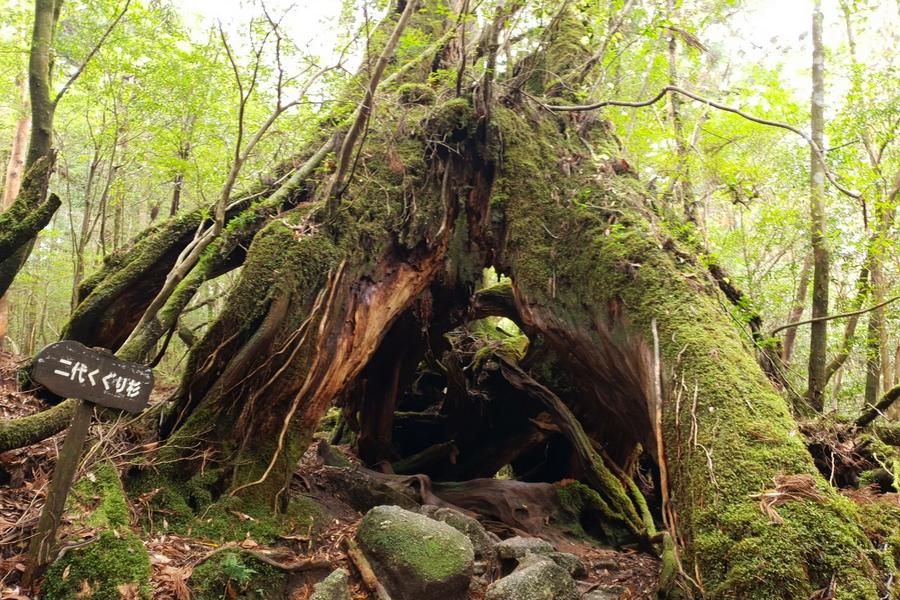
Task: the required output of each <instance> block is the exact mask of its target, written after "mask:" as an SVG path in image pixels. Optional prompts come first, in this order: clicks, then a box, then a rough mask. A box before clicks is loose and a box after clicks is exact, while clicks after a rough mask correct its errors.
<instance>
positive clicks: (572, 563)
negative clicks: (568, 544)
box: [547, 552, 587, 577]
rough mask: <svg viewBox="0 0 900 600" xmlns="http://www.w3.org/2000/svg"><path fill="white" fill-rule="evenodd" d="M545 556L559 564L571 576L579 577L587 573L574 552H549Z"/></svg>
mask: <svg viewBox="0 0 900 600" xmlns="http://www.w3.org/2000/svg"><path fill="white" fill-rule="evenodd" d="M547 558H549V559H550V560H552V561H553V562H555V563H556V564H558V565H559V566H561V567H562V568H563V569H565V570H566V572H567V573H568V574H569V575H571V576H572V577H581V576H583V575H586V574H587V571H585V569H584V563H583V562H581V559H580V558H578V557H577V556H575V555H574V554H569V553H568V552H549V553H547Z"/></svg>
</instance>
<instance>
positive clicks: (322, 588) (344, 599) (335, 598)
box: [309, 569, 351, 600]
mask: <svg viewBox="0 0 900 600" xmlns="http://www.w3.org/2000/svg"><path fill="white" fill-rule="evenodd" d="M309 600H351V598H350V588H349V584H348V577H347V571H345V570H344V569H335V570H334V571H332V573H331V574H330V575H329V576H328V577H326V578H325V579H323V580H322V581H320V582H319V583H317V584H316V586H315V588H314V589H313V593H312V596H310V597H309Z"/></svg>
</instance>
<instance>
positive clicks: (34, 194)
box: [0, 0, 62, 295]
mask: <svg viewBox="0 0 900 600" xmlns="http://www.w3.org/2000/svg"><path fill="white" fill-rule="evenodd" d="M61 5H62V0H35V3H34V28H33V31H32V38H31V51H30V54H29V61H28V87H29V96H30V100H31V137H30V140H29V143H28V152H27V153H26V157H25V170H26V171H30V170H31V169H32V168H33V167H35V166H36V164H37V163H38V161H39V160H40V159H44V160H46V161H48V163H49V164H50V166H51V168H52V164H53V162H54V161H53V159H52V157H51V147H52V143H53V140H52V137H53V114H54V111H55V109H56V104H55V102H54V101H53V100H52V99H51V97H50V85H51V73H52V68H53V60H52V58H51V51H52V46H53V37H54V34H55V30H56V23H57V21H59V11H60V8H61ZM46 176H47V178H48V179H49V176H50V173H49V171H48V172H47V175H46ZM32 181H33V182H34V184H35V186H36V187H34V188H33V189H30V187H29V186H30V185H31V184H29V180H28V178H27V177H26V180H25V181H24V182H23V184H22V187H23V188H24V190H23V191H24V192H25V193H24V194H20V196H23V197H21V198H17V199H16V201H15V202H14V203H13V205H12V207H11V208H10V210H9V211H7V212H8V213H9V212H13V211H15V213H17V214H18V215H19V219H21V220H19V221H12V222H10V221H2V220H0V237H2V238H3V242H2V243H0V257H3V258H0V295H2V294H5V293H6V290H7V289H9V286H10V285H11V284H12V281H13V279H15V276H16V274H18V272H19V269H21V268H22V265H24V264H25V261H26V260H27V259H28V256H29V254H31V248H32V246H33V245H34V239H35V237H36V236H37V233H38V232H39V231H40V230H41V229H43V228H44V226H45V225H46V224H47V223H49V221H50V218H51V217H52V216H53V214H54V213H55V212H56V209H57V208H59V199H58V198H56V197H55V196H50V198H49V199H48V198H47V184H46V182H44V181H42V180H41V179H40V178H34V179H32ZM7 244H9V245H11V247H6V246H7Z"/></svg>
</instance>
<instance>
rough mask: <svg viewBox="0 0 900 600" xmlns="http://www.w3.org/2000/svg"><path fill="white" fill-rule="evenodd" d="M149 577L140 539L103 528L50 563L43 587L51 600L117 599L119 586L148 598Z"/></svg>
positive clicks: (147, 562) (145, 554)
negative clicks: (86, 542) (85, 541)
mask: <svg viewBox="0 0 900 600" xmlns="http://www.w3.org/2000/svg"><path fill="white" fill-rule="evenodd" d="M149 580H150V557H149V556H148V554H147V550H146V549H145V548H144V544H143V543H142V542H141V540H140V539H139V538H137V537H136V536H135V535H133V534H132V533H130V532H128V533H125V534H121V535H119V534H116V533H114V532H111V531H104V532H102V533H101V534H100V535H99V537H98V539H97V540H96V541H94V542H92V543H90V544H88V545H87V546H85V547H83V548H77V549H75V550H72V551H70V552H68V553H66V554H65V555H64V556H63V557H62V558H61V559H60V560H58V561H56V562H55V563H53V565H51V567H50V569H49V570H48V571H47V576H46V577H45V578H44V585H43V588H42V590H43V596H44V597H45V598H52V599H53V600H70V599H71V600H75V599H76V598H78V599H87V598H90V599H92V600H119V599H120V598H121V597H122V595H123V594H122V593H121V592H120V589H127V588H130V589H134V590H135V591H136V592H138V593H139V594H140V596H141V598H149V597H150V588H149ZM88 590H89V591H88Z"/></svg>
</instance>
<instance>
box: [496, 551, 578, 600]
mask: <svg viewBox="0 0 900 600" xmlns="http://www.w3.org/2000/svg"><path fill="white" fill-rule="evenodd" d="M484 598H485V600H579V598H580V596H579V594H578V589H577V588H576V587H575V580H574V579H572V577H571V576H569V574H568V573H567V572H566V570H565V569H563V568H562V567H560V566H559V565H557V564H556V563H555V562H553V561H552V560H551V559H550V558H548V557H546V556H541V555H528V556H523V557H522V558H521V559H520V563H519V567H518V568H517V569H516V570H515V571H513V572H512V573H510V574H509V575H507V576H506V577H504V578H503V579H500V580H499V581H496V582H494V583H493V584H492V585H491V586H490V587H489V588H488V590H487V594H486V595H485V597H484Z"/></svg>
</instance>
